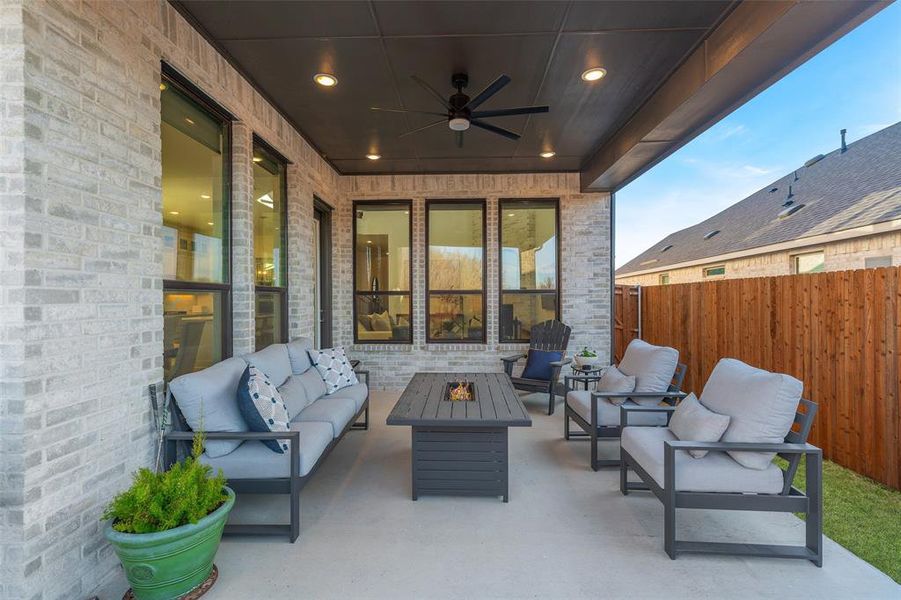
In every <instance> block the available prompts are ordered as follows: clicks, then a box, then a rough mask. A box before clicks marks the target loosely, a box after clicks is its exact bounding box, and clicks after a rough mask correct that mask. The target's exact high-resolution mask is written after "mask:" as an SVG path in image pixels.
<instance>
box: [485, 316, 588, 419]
mask: <svg viewBox="0 0 901 600" xmlns="http://www.w3.org/2000/svg"><path fill="white" fill-rule="evenodd" d="M571 331H572V328H571V327H570V326H569V325H565V324H564V323H561V322H560V321H555V320H550V321H545V322H544V323H539V324H538V325H535V326H534V327H532V332H531V336H530V341H529V350H541V351H544V352H560V356H561V359H560V360H557V361H553V362H551V363H550V366H551V370H550V375H549V377H548V378H547V379H526V378H524V377H514V376H513V365H515V364H516V363H517V361H519V360H521V359H523V358H527V357H528V354H516V355H514V356H507V357H505V358H501V361H503V363H504V372H506V373H507V375H509V376H510V380H511V381H512V382H513V387H514V388H516V389H517V390H523V391H527V392H547V394H548V405H547V414H549V415H552V414H554V406H555V404H556V402H555V398H554V396H555V395H556V393H557V391H558V390H557V387H558V380H559V379H560V370H561V369H562V368H563V366H564V365H567V364H569V363H570V362H571V359H568V358H566V357H565V356H564V355H563V353H565V352H566V346H567V344H569V334H570V332H571ZM560 392H561V395H563V393H562V389H561V390H560Z"/></svg>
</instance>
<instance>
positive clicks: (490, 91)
mask: <svg viewBox="0 0 901 600" xmlns="http://www.w3.org/2000/svg"><path fill="white" fill-rule="evenodd" d="M508 83H510V78H509V77H507V76H506V75H501V76H500V77H498V78H497V79H495V80H494V81H492V82H491V83H490V84H489V85H488V87H486V88H485V89H484V90H482V91H481V92H479V93H478V95H477V96H476V97H475V98H473V99H472V100H470V101H469V103H467V105H466V106H465V108H468V109H470V110H472V109H474V108H476V107H477V106H479V105H480V104H481V103H482V102H484V101H485V100H487V99H488V98H490V97H492V96H493V95H495V94H496V93H498V92H499V91H501V88H503V87H504V86H505V85H507V84H508Z"/></svg>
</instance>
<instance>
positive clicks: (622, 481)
mask: <svg viewBox="0 0 901 600" xmlns="http://www.w3.org/2000/svg"><path fill="white" fill-rule="evenodd" d="M628 481H629V467H628V465H626V460H625V459H624V458H622V457H620V461H619V491H620V493H622V495H623V496H628V495H629V489H628V486H627V485H626V484H627V483H628Z"/></svg>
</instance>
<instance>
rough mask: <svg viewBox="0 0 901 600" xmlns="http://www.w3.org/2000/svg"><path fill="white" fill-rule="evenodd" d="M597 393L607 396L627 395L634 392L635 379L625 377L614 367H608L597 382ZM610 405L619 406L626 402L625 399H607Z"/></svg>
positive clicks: (629, 376) (628, 376)
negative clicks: (603, 393)
mask: <svg viewBox="0 0 901 600" xmlns="http://www.w3.org/2000/svg"><path fill="white" fill-rule="evenodd" d="M597 391H599V392H607V393H608V394H627V393H630V392H634V391H635V377H633V376H631V375H625V374H623V372H622V371H620V370H619V369H617V368H616V367H613V366H610V367H607V368H606V369H605V370H604V373H603V375H601V378H600V379H599V380H598V385H597ZM608 400H609V401H610V404H615V405H617V406H619V405H620V404H622V403H623V402H625V401H626V400H627V398H624V397H623V398H608Z"/></svg>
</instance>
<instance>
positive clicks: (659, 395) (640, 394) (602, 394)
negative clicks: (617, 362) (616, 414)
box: [591, 391, 688, 400]
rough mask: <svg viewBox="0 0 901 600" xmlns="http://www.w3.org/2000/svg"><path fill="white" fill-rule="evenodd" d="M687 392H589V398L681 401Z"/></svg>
mask: <svg viewBox="0 0 901 600" xmlns="http://www.w3.org/2000/svg"><path fill="white" fill-rule="evenodd" d="M687 395H688V393H687V392H682V391H676V392H629V393H628V394H624V393H622V392H591V396H592V397H595V396H597V397H598V398H625V399H626V400H628V399H630V398H631V399H633V400H634V399H635V398H673V399H676V400H681V399H682V398H684V397H685V396H687Z"/></svg>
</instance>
